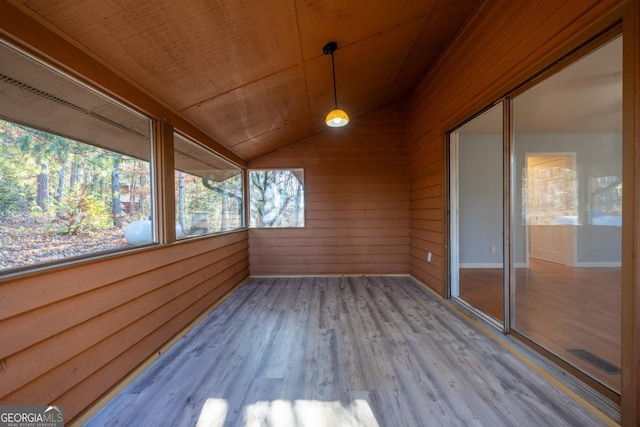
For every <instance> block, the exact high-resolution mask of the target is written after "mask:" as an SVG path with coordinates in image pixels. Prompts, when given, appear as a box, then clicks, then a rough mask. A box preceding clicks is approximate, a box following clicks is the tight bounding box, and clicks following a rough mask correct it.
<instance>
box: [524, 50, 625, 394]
mask: <svg viewBox="0 0 640 427" xmlns="http://www.w3.org/2000/svg"><path fill="white" fill-rule="evenodd" d="M512 111H513V123H512V129H513V138H512V153H513V159H514V169H513V171H512V172H513V177H514V184H515V186H514V190H513V195H514V201H513V218H514V221H513V238H512V243H513V247H514V261H515V277H514V278H512V285H513V286H514V290H515V292H514V313H513V322H512V328H513V330H514V331H516V332H518V333H520V334H522V335H524V336H525V337H526V338H528V339H530V340H532V341H533V342H534V343H536V344H537V345H539V346H541V347H543V348H544V349H546V350H547V351H549V352H551V353H553V354H554V355H555V356H557V357H559V358H561V359H562V360H565V361H567V362H569V363H570V364H571V365H573V366H575V367H577V368H578V369H580V370H581V371H583V372H585V373H587V374H588V375H590V376H592V377H593V378H595V379H596V380H597V381H599V382H601V383H603V384H605V385H606V386H607V387H609V388H611V389H613V390H615V391H619V390H620V368H619V367H620V297H621V277H620V270H621V268H620V267H621V253H622V244H621V237H622V236H621V234H622V233H621V230H622V185H623V183H622V134H621V129H622V38H617V39H615V40H613V41H610V42H608V43H607V44H606V45H604V46H602V47H600V48H599V49H597V50H595V51H593V52H592V53H590V54H589V55H587V56H585V57H583V58H582V59H580V60H578V61H576V62H574V63H572V64H571V65H569V66H568V67H566V68H564V69H562V70H561V71H559V72H558V73H556V74H554V75H552V76H551V77H549V78H547V79H545V80H543V81H542V82H540V83H538V84H536V85H535V86H533V87H531V88H529V89H528V90H526V91H525V92H523V93H522V94H519V95H518V96H516V97H514V98H513V103H512Z"/></svg>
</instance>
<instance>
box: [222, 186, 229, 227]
mask: <svg viewBox="0 0 640 427" xmlns="http://www.w3.org/2000/svg"><path fill="white" fill-rule="evenodd" d="M222 185H223V190H224V191H225V193H226V190H227V182H226V181H225V182H224V183H223V184H222ZM220 196H221V197H220V198H221V202H220V231H225V230H226V229H227V227H228V225H227V204H228V202H229V197H228V196H227V195H226V194H224V193H223V194H221V195H220Z"/></svg>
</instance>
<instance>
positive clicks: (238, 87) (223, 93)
mask: <svg viewBox="0 0 640 427" xmlns="http://www.w3.org/2000/svg"><path fill="white" fill-rule="evenodd" d="M300 66H302V64H295V65H291V66H288V67H285V68H282V69H280V70H277V71H274V72H273V73H270V74H268V75H266V76H263V77H260V78H259V79H256V80H253V81H251V82H248V83H244V84H242V85H240V86H237V87H234V88H233V89H229V90H227V91H224V92H221V93H219V94H217V95H215V96H212V97H209V98H206V99H203V100H202V101H198V102H196V103H195V104H191V105H188V106H186V107H184V108H180V109H178V110H177V111H178V112H179V113H183V112H185V111H186V110H189V109H191V108H194V107H199V106H202V105H203V104H205V103H208V102H210V101H213V100H214V99H217V98H220V97H221V96H224V95H228V94H230V93H233V92H235V91H237V90H239V89H244V88H246V87H247V86H251V85H252V84H254V83H258V82H261V81H263V80H267V79H269V78H271V77H273V76H275V75H276V74H280V73H282V72H284V71H289V70H292V69H295V68H297V67H300Z"/></svg>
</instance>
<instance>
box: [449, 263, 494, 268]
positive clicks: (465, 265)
mask: <svg viewBox="0 0 640 427" xmlns="http://www.w3.org/2000/svg"><path fill="white" fill-rule="evenodd" d="M459 266H460V268H502V263H501V262H461V263H460V264H459Z"/></svg>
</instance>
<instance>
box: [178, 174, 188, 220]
mask: <svg viewBox="0 0 640 427" xmlns="http://www.w3.org/2000/svg"><path fill="white" fill-rule="evenodd" d="M185 215H186V212H185V194H184V173H183V172H178V217H179V218H178V219H179V221H180V229H181V230H182V232H185V231H186V230H187V228H186V224H185Z"/></svg>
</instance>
